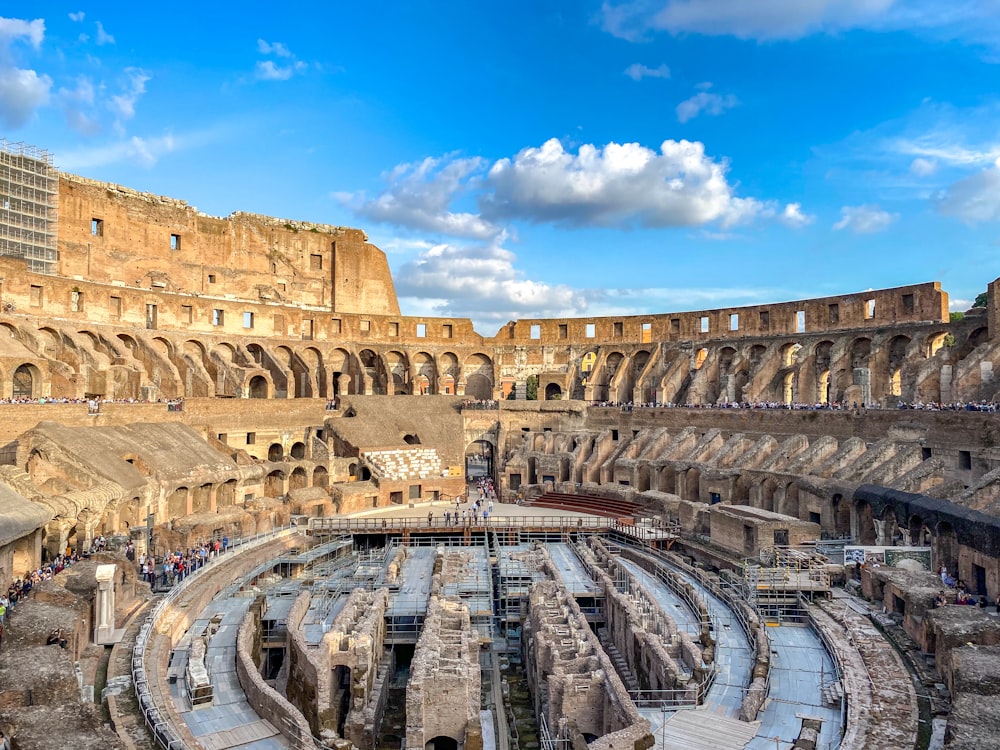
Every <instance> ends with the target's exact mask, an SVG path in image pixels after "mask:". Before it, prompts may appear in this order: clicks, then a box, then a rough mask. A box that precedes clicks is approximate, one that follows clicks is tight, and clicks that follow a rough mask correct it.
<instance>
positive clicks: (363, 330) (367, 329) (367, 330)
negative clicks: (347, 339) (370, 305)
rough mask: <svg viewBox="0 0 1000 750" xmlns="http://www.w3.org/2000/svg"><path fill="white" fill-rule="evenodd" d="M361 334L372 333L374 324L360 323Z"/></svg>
mask: <svg viewBox="0 0 1000 750" xmlns="http://www.w3.org/2000/svg"><path fill="white" fill-rule="evenodd" d="M360 327H361V333H370V332H371V330H372V322H371V321H370V320H362V321H360Z"/></svg>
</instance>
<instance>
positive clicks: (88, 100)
mask: <svg viewBox="0 0 1000 750" xmlns="http://www.w3.org/2000/svg"><path fill="white" fill-rule="evenodd" d="M54 99H55V101H56V102H57V103H58V105H59V106H60V107H61V108H62V111H63V114H64V115H65V117H66V123H67V124H68V125H69V126H70V127H71V128H73V130H75V131H76V132H78V133H80V134H81V135H85V136H94V135H97V134H98V133H99V132H100V131H101V124H100V122H99V121H98V120H97V118H96V116H95V115H94V113H93V110H94V102H95V100H96V92H95V89H94V82H93V81H91V80H90V79H89V78H87V77H86V76H80V77H78V78H77V79H76V85H75V86H73V87H71V88H68V87H65V86H63V87H60V89H59V91H58V92H56V95H55V97H54Z"/></svg>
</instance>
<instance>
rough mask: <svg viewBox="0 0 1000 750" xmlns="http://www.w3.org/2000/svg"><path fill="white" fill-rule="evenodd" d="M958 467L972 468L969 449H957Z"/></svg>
mask: <svg viewBox="0 0 1000 750" xmlns="http://www.w3.org/2000/svg"><path fill="white" fill-rule="evenodd" d="M958 468H960V469H971V468H972V452H971V451H959V452H958Z"/></svg>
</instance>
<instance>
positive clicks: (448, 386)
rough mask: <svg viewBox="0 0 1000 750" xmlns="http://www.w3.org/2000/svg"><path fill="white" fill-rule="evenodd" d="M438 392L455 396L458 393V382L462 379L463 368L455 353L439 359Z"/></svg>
mask: <svg viewBox="0 0 1000 750" xmlns="http://www.w3.org/2000/svg"><path fill="white" fill-rule="evenodd" d="M438 372H439V373H440V374H439V376H438V392H439V393H443V394H446V395H449V396H454V395H455V394H456V393H457V392H458V381H459V379H460V378H461V377H462V367H461V366H460V365H459V363H458V357H457V356H456V355H455V354H454V353H453V352H445V353H444V354H442V355H441V356H440V357H438Z"/></svg>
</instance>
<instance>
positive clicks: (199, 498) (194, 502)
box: [191, 483, 212, 513]
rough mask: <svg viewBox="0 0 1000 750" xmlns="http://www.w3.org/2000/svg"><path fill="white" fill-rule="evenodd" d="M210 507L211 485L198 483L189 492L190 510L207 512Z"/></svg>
mask: <svg viewBox="0 0 1000 750" xmlns="http://www.w3.org/2000/svg"><path fill="white" fill-rule="evenodd" d="M211 507H212V485H211V484H208V483H206V484H200V485H198V486H197V487H195V488H194V489H193V491H192V492H191V512H192V513H207V512H208V511H209V510H211Z"/></svg>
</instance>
